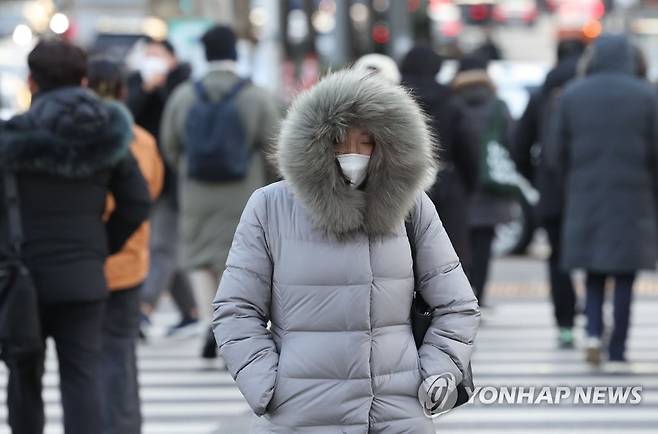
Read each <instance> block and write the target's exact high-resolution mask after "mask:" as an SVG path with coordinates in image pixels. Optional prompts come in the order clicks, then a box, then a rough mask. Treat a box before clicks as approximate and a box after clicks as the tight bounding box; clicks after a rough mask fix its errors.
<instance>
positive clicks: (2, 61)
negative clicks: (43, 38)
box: [0, 37, 34, 120]
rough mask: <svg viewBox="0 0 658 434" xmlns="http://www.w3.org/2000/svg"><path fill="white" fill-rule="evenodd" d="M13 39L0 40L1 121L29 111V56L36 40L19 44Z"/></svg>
mask: <svg viewBox="0 0 658 434" xmlns="http://www.w3.org/2000/svg"><path fill="white" fill-rule="evenodd" d="M14 39H15V38H13V37H4V38H0V119H3V120H6V119H9V118H10V117H12V116H13V115H15V114H16V113H20V112H23V111H25V110H27V108H28V107H29V105H30V100H31V95H30V91H29V89H28V87H27V76H28V70H27V55H28V53H29V52H30V51H31V50H32V47H33V45H34V40H32V38H30V41H26V44H17V43H16V42H15V41H14Z"/></svg>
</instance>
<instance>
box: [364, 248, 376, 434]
mask: <svg viewBox="0 0 658 434" xmlns="http://www.w3.org/2000/svg"><path fill="white" fill-rule="evenodd" d="M368 263H369V264H370V274H371V276H372V282H371V283H370V286H369V290H368V328H369V333H368V337H369V339H370V343H369V345H370V350H369V353H368V378H370V382H369V384H370V404H369V405H368V412H367V414H366V417H367V419H368V432H370V421H371V415H370V413H371V411H372V403H373V402H374V400H375V387H374V386H373V384H372V381H373V378H374V377H373V375H372V286H373V283H374V276H373V273H372V248H371V245H370V240H368Z"/></svg>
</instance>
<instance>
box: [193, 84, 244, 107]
mask: <svg viewBox="0 0 658 434" xmlns="http://www.w3.org/2000/svg"><path fill="white" fill-rule="evenodd" d="M249 83H251V80H249V79H248V78H247V79H239V80H238V81H237V83H235V84H234V85H233V86H231V88H230V89H229V90H228V92H226V93H225V94H224V95H222V97H221V98H220V99H219V101H217V104H221V103H223V102H226V101H229V100H230V99H232V98H233V97H235V96H236V95H237V94H238V92H240V90H241V89H242V88H243V87H244V86H245V85H247V84H249ZM194 89H195V90H196V93H197V95H198V96H199V98H201V100H202V101H204V102H212V100H211V98H210V95H209V94H208V91H207V90H206V88H205V86H204V85H203V80H198V81H195V82H194Z"/></svg>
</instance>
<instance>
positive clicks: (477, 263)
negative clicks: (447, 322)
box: [468, 226, 495, 306]
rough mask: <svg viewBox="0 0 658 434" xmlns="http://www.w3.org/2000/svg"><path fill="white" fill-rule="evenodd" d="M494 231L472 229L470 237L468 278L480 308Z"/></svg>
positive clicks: (481, 227)
mask: <svg viewBox="0 0 658 434" xmlns="http://www.w3.org/2000/svg"><path fill="white" fill-rule="evenodd" d="M494 235H495V231H494V227H493V226H477V227H472V228H471V231H470V236H471V254H472V255H473V256H472V259H471V270H470V272H469V273H468V275H469V276H468V277H469V279H470V280H471V285H472V286H473V291H474V292H475V296H476V297H477V299H478V302H479V304H480V306H483V305H485V303H484V288H485V286H486V284H487V278H488V277H489V264H490V262H491V245H492V243H493V239H494Z"/></svg>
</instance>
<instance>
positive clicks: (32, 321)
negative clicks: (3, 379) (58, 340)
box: [0, 171, 43, 364]
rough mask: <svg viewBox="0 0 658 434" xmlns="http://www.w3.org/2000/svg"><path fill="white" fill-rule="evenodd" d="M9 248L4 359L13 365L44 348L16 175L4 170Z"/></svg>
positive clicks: (3, 294)
mask: <svg viewBox="0 0 658 434" xmlns="http://www.w3.org/2000/svg"><path fill="white" fill-rule="evenodd" d="M3 176H4V190H5V191H4V200H5V203H6V208H7V221H8V223H9V224H8V232H9V234H8V240H9V248H8V252H7V254H6V255H3V257H2V258H0V359H2V360H3V361H4V362H5V363H7V364H10V363H12V362H14V361H18V360H20V359H21V358H24V357H26V356H30V355H33V354H35V353H38V352H39V351H41V350H42V347H43V338H42V336H41V324H40V321H39V305H38V302H37V291H36V287H35V286H34V281H33V280H32V276H31V274H30V272H29V270H28V269H27V267H26V266H25V264H24V263H23V260H22V258H21V245H22V243H23V226H22V222H21V214H20V204H19V197H18V188H17V185H16V176H15V175H14V173H13V172H11V171H5V172H4V175H3Z"/></svg>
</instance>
